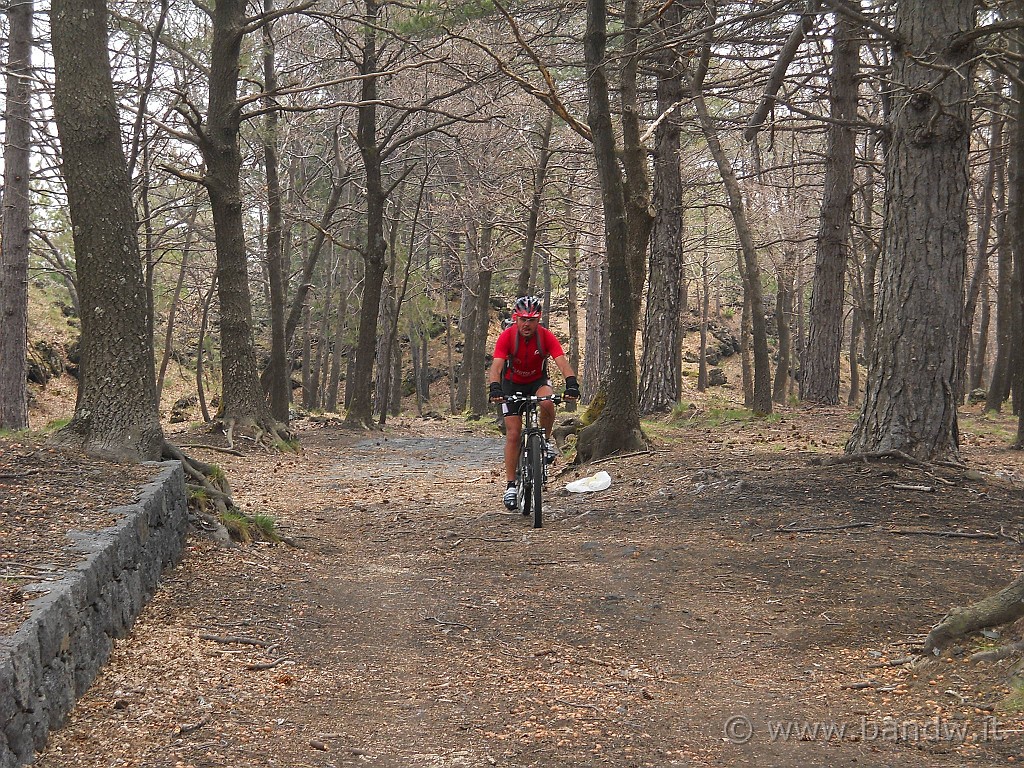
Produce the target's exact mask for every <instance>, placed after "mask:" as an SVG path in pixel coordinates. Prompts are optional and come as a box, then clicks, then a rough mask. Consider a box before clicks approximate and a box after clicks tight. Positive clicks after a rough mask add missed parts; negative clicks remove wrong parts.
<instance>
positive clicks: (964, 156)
mask: <svg viewBox="0 0 1024 768" xmlns="http://www.w3.org/2000/svg"><path fill="white" fill-rule="evenodd" d="M973 26H974V14H973V3H972V2H970V0H944V1H943V2H935V0H902V1H901V2H900V3H899V5H898V6H897V8H896V16H895V32H896V35H897V36H898V38H899V39H900V40H902V41H903V43H904V44H905V46H906V48H905V50H906V51H908V52H909V51H913V52H914V55H913V56H908V55H904V49H903V48H900V47H896V49H895V50H894V55H893V83H894V88H895V93H894V94H893V102H894V108H893V110H892V112H891V115H890V118H889V128H890V132H889V136H890V143H889V147H888V152H887V154H886V163H885V171H886V196H885V246H884V248H885V257H884V259H883V262H882V270H883V274H882V281H881V292H880V295H879V298H878V308H877V313H878V320H877V335H876V340H877V341H876V344H875V348H874V350H873V352H872V356H871V361H870V365H869V369H868V385H867V391H866V396H865V402H864V408H863V410H862V412H861V416H860V419H859V421H858V422H857V426H856V427H855V429H854V432H853V436H852V437H851V438H850V441H849V442H848V444H847V451H848V452H850V453H868V452H880V451H891V450H898V451H903V452H904V453H907V454H909V455H911V456H914V457H916V458H919V459H922V460H933V459H950V460H956V459H958V458H959V452H960V451H959V443H958V435H957V415H956V392H955V389H956V372H957V368H958V358H957V354H958V349H957V336H958V333H959V330H960V319H961V315H962V312H963V304H962V296H963V290H964V264H965V261H966V247H967V243H966V239H967V189H968V150H969V140H970V133H971V123H970V119H971V116H970V108H969V103H970V82H971V73H970V63H969V62H970V57H971V55H972V54H971V50H969V48H970V47H969V46H968V47H967V48H966V49H965V48H964V47H962V46H961V47H951V45H950V41H951V40H955V39H956V38H957V36H958V35H961V34H963V33H965V32H968V31H970V30H971V29H972V28H973ZM935 64H938V65H940V66H941V67H943V69H945V68H947V67H948V68H949V69H950V71H951V73H950V74H946V73H945V71H943V73H942V74H939V72H938V70H936V68H935V66H934V65H935ZM923 232H924V233H928V237H922V235H921V233H923Z"/></svg>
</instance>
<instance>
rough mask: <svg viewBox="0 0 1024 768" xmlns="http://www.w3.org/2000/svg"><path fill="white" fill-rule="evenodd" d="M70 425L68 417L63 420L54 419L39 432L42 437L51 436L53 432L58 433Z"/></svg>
mask: <svg viewBox="0 0 1024 768" xmlns="http://www.w3.org/2000/svg"><path fill="white" fill-rule="evenodd" d="M70 423H71V417H70V416H68V417H67V418H65V419H54V420H53V421H49V422H47V423H46V426H45V427H43V428H42V430H40V431H41V432H42V433H43V434H44V435H52V434H53V433H54V432H59V431H60V430H62V429H64V427H66V426H67V425H68V424H70Z"/></svg>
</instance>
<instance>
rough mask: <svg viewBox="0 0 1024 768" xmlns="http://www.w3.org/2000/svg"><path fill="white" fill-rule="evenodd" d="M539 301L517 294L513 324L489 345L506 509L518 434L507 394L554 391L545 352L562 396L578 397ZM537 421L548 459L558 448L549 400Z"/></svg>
mask: <svg viewBox="0 0 1024 768" xmlns="http://www.w3.org/2000/svg"><path fill="white" fill-rule="evenodd" d="M540 316H541V301H540V299H539V298H538V297H536V296H521V297H520V298H518V299H516V302H515V304H514V305H513V308H512V320H513V325H511V326H509V327H508V328H506V329H505V330H504V331H502V332H501V335H499V336H498V341H497V342H496V343H495V345H494V362H493V363H491V368H490V371H489V375H488V382H489V386H490V399H491V402H492V403H502V406H501V410H502V414H503V415H504V417H505V480H506V481H507V487H506V489H505V495H504V496H503V497H502V501H503V502H504V504H505V506H506V507H507V508H508V509H515V508H516V488H515V485H516V480H515V478H516V464H517V463H518V460H519V438H520V435H521V434H522V430H523V419H522V416H521V415H520V407H521V406H518V405H517V406H509V404H508V403H507V402H505V397H506V396H507V395H512V394H516V395H539V396H541V397H544V396H548V395H551V394H553V393H554V391H553V390H552V388H551V382H550V381H548V374H547V358H548V357H550V358H551V359H552V360H553V361H554V363H555V365H556V366H557V367H558V370H559V371H561V372H562V375H563V376H565V395H564V396H565V398H566V399H567V400H578V399H579V396H580V387H579V383H578V382H577V381H576V373H575V372H574V371H573V369H572V366H571V365H570V364H569V360H568V359H567V358H566V356H565V353H564V352H563V351H562V345H561V343H560V342H559V341H558V338H557V337H556V336H555V334H553V333H552V332H551V331H549V330H548V329H547V328H545V327H544V326H542V325H541V324H540ZM540 424H541V427H543V429H544V434H545V436H546V438H547V450H548V458H549V459H554V457H555V456H557V455H558V449H557V448H556V447H555V445H554V444H553V443H552V442H551V428H552V427H553V426H554V424H555V405H554V403H552V402H551V401H550V400H545V401H543V402H541V403H540Z"/></svg>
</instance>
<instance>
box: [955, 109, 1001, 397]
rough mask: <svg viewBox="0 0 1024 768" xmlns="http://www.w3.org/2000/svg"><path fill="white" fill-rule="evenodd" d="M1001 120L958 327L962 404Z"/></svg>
mask: <svg viewBox="0 0 1024 768" xmlns="http://www.w3.org/2000/svg"><path fill="white" fill-rule="evenodd" d="M1002 134H1003V116H1002V115H1001V114H996V115H995V116H994V117H993V123H992V133H991V141H990V146H989V156H988V166H987V168H986V170H985V180H984V182H983V184H982V189H981V201H980V204H978V205H977V206H976V207H977V209H978V230H977V238H976V243H977V246H976V248H975V255H974V269H973V270H972V271H971V280H970V282H969V283H968V285H967V297H966V300H965V302H964V314H963V322H962V323H961V325H960V337H959V342H958V344H959V353H958V354H959V356H960V367H959V369H958V370H957V396H956V401H957V402H958V403H962V402H963V401H964V396H965V395H966V387H967V361H968V359H969V357H970V355H969V353H970V350H971V332H972V330H973V329H974V317H975V315H976V314H977V309H978V298H979V297H980V296H981V293H982V291H981V286H982V282H983V281H985V280H986V279H987V277H988V251H989V238H990V236H991V229H992V209H993V207H994V205H995V196H994V193H995V177H996V167H997V166H998V165H999V164H1000V163H1001V162H1002V158H1003V153H1002Z"/></svg>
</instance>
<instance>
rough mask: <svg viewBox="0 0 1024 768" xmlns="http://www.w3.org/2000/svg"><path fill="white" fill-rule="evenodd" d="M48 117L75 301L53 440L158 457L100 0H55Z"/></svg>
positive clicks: (94, 450)
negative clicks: (74, 351) (78, 319)
mask: <svg viewBox="0 0 1024 768" xmlns="http://www.w3.org/2000/svg"><path fill="white" fill-rule="evenodd" d="M50 25H51V30H52V33H51V34H52V41H53V59H54V65H55V68H56V85H55V90H54V100H53V106H54V116H55V118H56V121H57V131H58V134H59V136H60V140H61V148H62V156H63V170H64V178H65V181H66V182H67V191H68V203H69V205H70V209H71V222H72V233H73V238H74V244H75V257H76V271H77V274H78V289H79V292H80V298H81V301H82V343H81V368H80V372H79V397H78V403H77V405H76V407H75V415H74V417H73V418H72V419H71V422H70V423H69V424H68V425H67V426H66V427H65V428H64V429H62V430H61V431H60V432H58V433H57V435H56V436H55V439H56V440H57V441H58V442H61V443H65V444H73V445H80V446H82V447H83V448H84V450H85V451H86V452H88V453H91V454H94V455H100V456H105V457H108V458H113V459H117V460H128V461H147V460H156V459H159V458H160V455H161V451H162V448H163V442H164V438H163V431H162V429H161V427H160V420H159V417H158V414H157V405H156V382H155V378H154V375H153V339H152V336H150V335H149V333H148V331H147V326H146V287H145V284H144V280H143V275H142V266H141V262H140V255H139V243H138V239H137V237H136V223H135V211H134V208H133V207H132V200H131V192H130V190H131V185H130V183H129V179H128V170H127V163H126V160H125V156H124V149H123V148H122V146H121V132H120V125H119V123H118V116H117V106H116V102H115V97H114V86H113V83H112V81H111V77H110V62H109V59H108V53H107V10H106V3H105V2H104V0H85V1H84V2H83V1H82V0H78V1H76V2H68V1H67V0H54V2H53V3H52V5H51V8H50Z"/></svg>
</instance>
